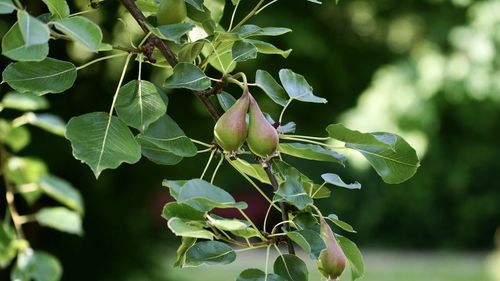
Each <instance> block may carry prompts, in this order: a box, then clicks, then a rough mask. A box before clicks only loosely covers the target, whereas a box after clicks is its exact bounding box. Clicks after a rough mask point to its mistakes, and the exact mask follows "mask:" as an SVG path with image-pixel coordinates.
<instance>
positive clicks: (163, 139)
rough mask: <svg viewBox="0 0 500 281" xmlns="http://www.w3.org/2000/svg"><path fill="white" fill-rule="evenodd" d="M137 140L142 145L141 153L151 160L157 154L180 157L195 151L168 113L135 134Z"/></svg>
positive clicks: (192, 154)
mask: <svg viewBox="0 0 500 281" xmlns="http://www.w3.org/2000/svg"><path fill="white" fill-rule="evenodd" d="M137 140H138V141H139V143H140V144H141V146H142V153H143V154H144V155H145V156H146V157H148V158H149V159H150V160H152V161H153V160H155V159H156V158H157V157H156V156H157V155H158V156H159V155H168V154H172V155H174V156H176V157H180V159H182V157H191V156H195V155H196V153H197V149H196V146H195V145H194V144H193V143H192V142H191V140H190V139H189V138H188V137H186V135H185V134H184V132H183V131H182V129H181V128H179V126H178V125H177V123H175V121H174V120H173V119H172V118H170V117H169V116H168V115H163V116H162V117H161V118H160V119H158V120H157V121H155V122H154V123H152V124H151V125H150V126H149V127H148V128H147V129H146V130H145V131H144V133H142V134H139V135H138V136H137ZM150 156H152V157H150ZM172 159H173V160H177V159H178V158H172ZM179 161H180V160H179ZM167 164H168V163H167ZM174 164H175V163H174Z"/></svg>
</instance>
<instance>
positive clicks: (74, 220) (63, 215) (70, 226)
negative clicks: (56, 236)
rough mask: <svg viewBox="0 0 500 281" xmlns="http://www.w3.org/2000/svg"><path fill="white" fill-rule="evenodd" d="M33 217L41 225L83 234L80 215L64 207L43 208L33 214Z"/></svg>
mask: <svg viewBox="0 0 500 281" xmlns="http://www.w3.org/2000/svg"><path fill="white" fill-rule="evenodd" d="M35 218H36V221H37V222H38V223H39V224H40V225H42V226H46V227H50V228H53V229H57V230H59V231H63V232H67V233H71V234H77V235H82V234H83V231H82V219H81V217H80V215H79V214H78V213H76V212H73V211H71V210H69V209H66V208H64V207H50V208H43V209H41V210H40V211H38V212H37V213H36V214H35Z"/></svg>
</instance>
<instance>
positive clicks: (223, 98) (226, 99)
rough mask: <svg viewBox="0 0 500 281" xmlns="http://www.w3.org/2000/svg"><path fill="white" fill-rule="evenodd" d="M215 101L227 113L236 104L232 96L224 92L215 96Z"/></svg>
mask: <svg viewBox="0 0 500 281" xmlns="http://www.w3.org/2000/svg"><path fill="white" fill-rule="evenodd" d="M217 100H218V101H219V104H220V106H221V107H222V109H224V111H227V110H228V109H229V108H230V107H231V106H233V104H234V103H235V102H236V99H235V98H234V97H233V96H232V95H230V94H228V93H227V92H224V91H223V92H221V93H220V94H218V95H217Z"/></svg>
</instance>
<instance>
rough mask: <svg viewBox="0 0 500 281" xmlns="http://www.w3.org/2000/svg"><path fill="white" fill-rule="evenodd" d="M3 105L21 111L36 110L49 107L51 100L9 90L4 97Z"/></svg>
mask: <svg viewBox="0 0 500 281" xmlns="http://www.w3.org/2000/svg"><path fill="white" fill-rule="evenodd" d="M2 106H3V107H4V108H11V109H16V110H21V111H35V110H42V109H47V108H49V102H48V101H47V99H46V98H45V97H41V96H35V95H33V94H28V93H17V92H8V93H7V94H5V96H4V97H3V99H2Z"/></svg>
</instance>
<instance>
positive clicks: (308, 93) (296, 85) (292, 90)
mask: <svg viewBox="0 0 500 281" xmlns="http://www.w3.org/2000/svg"><path fill="white" fill-rule="evenodd" d="M279 76H280V80H281V83H282V84H283V87H284V88H285V90H286V92H287V93H288V96H289V97H290V98H292V99H295V100H299V101H303V102H313V103H326V102H327V100H326V99H324V98H320V97H317V96H315V95H314V94H313V89H312V87H311V86H310V85H309V83H307V81H306V79H305V78H304V76H302V75H300V74H297V73H294V72H293V71H292V70H290V69H281V70H280V72H279Z"/></svg>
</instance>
